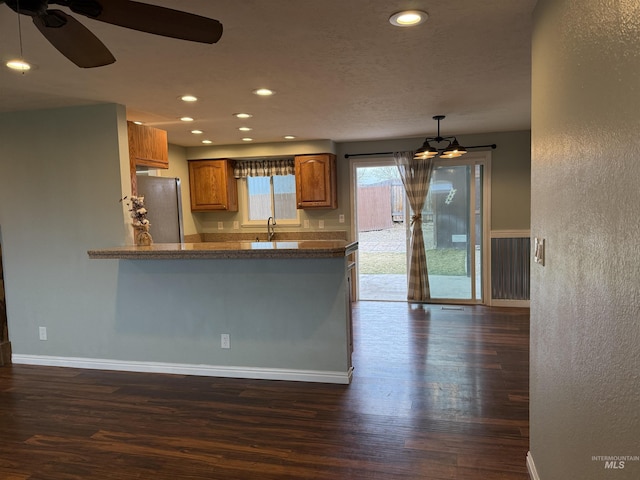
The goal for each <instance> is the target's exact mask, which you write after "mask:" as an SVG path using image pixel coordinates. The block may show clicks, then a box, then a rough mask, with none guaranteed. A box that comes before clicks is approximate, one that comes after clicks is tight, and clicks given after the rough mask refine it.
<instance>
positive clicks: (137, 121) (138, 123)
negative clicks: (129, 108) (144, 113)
mask: <svg viewBox="0 0 640 480" xmlns="http://www.w3.org/2000/svg"><path fill="white" fill-rule="evenodd" d="M133 123H135V124H136V125H142V122H141V121H140V120H135V121H134V122H133Z"/></svg>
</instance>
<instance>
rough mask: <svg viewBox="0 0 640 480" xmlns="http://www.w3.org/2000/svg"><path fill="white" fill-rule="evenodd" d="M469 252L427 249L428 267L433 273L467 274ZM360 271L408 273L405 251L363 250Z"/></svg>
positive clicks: (360, 257)
mask: <svg viewBox="0 0 640 480" xmlns="http://www.w3.org/2000/svg"><path fill="white" fill-rule="evenodd" d="M466 257H467V252H466V251H464V250H456V249H440V250H427V267H428V268H429V274H431V275H457V276H461V275H466V271H465V264H466ZM358 258H359V261H360V273H364V274H384V273H396V274H406V273H407V268H406V265H407V260H406V257H405V254H404V253H387V252H363V251H361V252H360V253H359V257H358Z"/></svg>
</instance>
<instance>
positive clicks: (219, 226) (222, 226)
mask: <svg viewBox="0 0 640 480" xmlns="http://www.w3.org/2000/svg"><path fill="white" fill-rule="evenodd" d="M222 229H224V223H222V222H218V230H222Z"/></svg>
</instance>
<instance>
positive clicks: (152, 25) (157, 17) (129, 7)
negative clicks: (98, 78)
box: [68, 0, 222, 43]
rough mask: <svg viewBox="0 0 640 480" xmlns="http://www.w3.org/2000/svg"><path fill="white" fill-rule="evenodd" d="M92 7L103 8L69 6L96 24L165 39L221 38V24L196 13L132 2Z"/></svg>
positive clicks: (111, 0) (109, 0)
mask: <svg viewBox="0 0 640 480" xmlns="http://www.w3.org/2000/svg"><path fill="white" fill-rule="evenodd" d="M93 3H97V4H99V5H100V7H101V8H100V10H101V11H100V12H99V13H96V12H92V11H91V10H90V9H87V8H83V2H81V1H78V0H75V1H74V0H69V1H68V6H69V8H71V10H72V11H73V12H75V13H79V14H81V15H86V16H87V17H89V18H93V19H94V20H99V21H101V22H106V23H111V24H113V25H118V26H120V27H126V28H131V29H133V30H138V31H141V32H146V33H153V34H155V35H162V36H163V37H171V38H179V39H182V40H189V41H192V42H201V43H216V42H217V41H218V40H220V37H221V36H222V24H221V23H220V22H219V21H217V20H214V19H212V18H206V17H202V16H200V15H195V14H193V13H187V12H181V11H179V10H173V9H171V8H166V7H160V6H157V5H150V4H148V3H140V2H134V1H131V0H98V1H95V2H93Z"/></svg>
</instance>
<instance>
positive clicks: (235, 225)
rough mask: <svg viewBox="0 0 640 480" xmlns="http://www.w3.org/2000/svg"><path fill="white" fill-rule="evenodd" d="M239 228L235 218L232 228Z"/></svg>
mask: <svg viewBox="0 0 640 480" xmlns="http://www.w3.org/2000/svg"><path fill="white" fill-rule="evenodd" d="M239 228H240V223H239V222H238V221H237V220H235V221H234V222H233V229H234V230H238V229H239Z"/></svg>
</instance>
